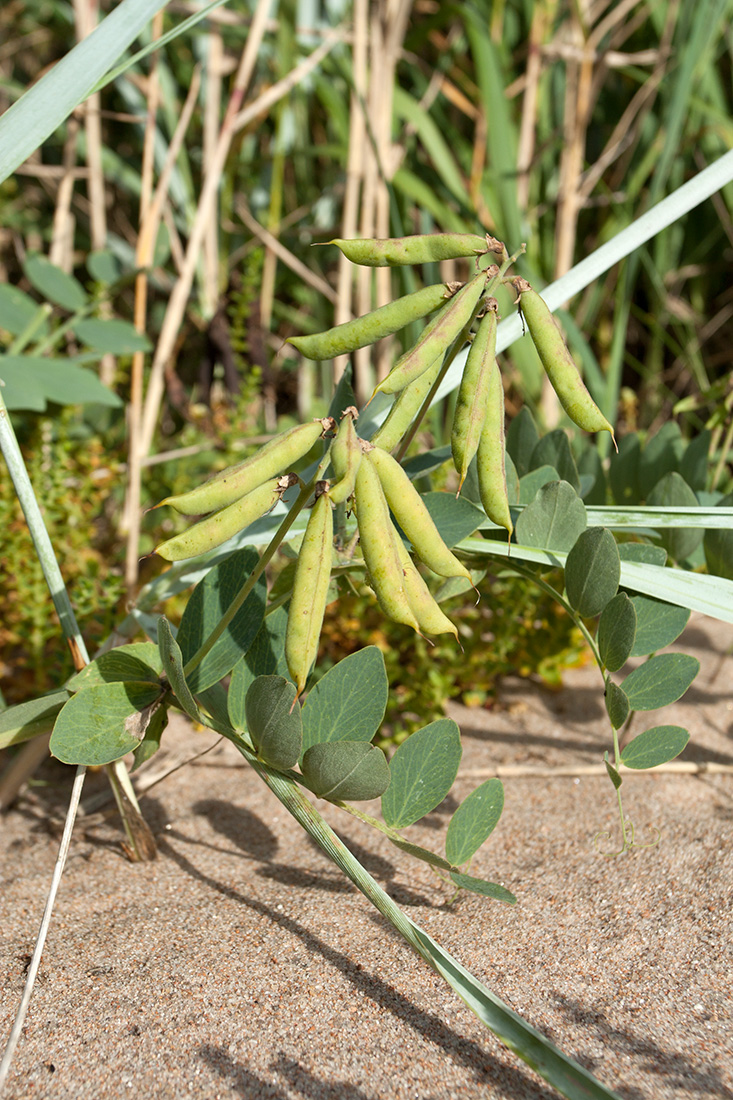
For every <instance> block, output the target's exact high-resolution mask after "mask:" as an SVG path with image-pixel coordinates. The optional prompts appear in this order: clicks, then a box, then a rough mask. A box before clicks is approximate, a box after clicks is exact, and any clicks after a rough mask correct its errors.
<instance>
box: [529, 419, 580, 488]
mask: <svg viewBox="0 0 733 1100" xmlns="http://www.w3.org/2000/svg"><path fill="white" fill-rule="evenodd" d="M540 466H553V467H554V468H555V469H556V470H557V472H558V474H559V476H560V480H561V481H566V482H567V483H568V485H571V486H572V488H573V489H574V491H575V492H576V493H577V494H578V496H580V477H579V476H578V467H577V466H576V464H575V459H574V458H573V456H572V453H571V451H570V440H569V439H568V436H567V432H564V431H563V430H562V428H556V429H555V430H554V431H552V432H548V433H547V435H543V436H542V438H541V439H540V440H539V442H538V443H537V446H536V447H535V449H534V451H533V452H532V458H531V459H530V470H536V469H539V467H540Z"/></svg>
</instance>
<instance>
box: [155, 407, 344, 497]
mask: <svg viewBox="0 0 733 1100" xmlns="http://www.w3.org/2000/svg"><path fill="white" fill-rule="evenodd" d="M334 426H335V425H334V422H333V420H332V419H331V417H325V418H324V419H322V420H313V421H311V423H309V424H298V425H297V426H296V427H295V428H290V430H289V431H287V432H282V433H281V434H280V435H277V436H275V438H274V439H271V440H270V442H269V443H266V444H265V446H264V447H261V448H260V450H259V451H257V453H256V454H254V455H252V457H251V458H248V459H246V460H245V461H244V462H240V463H239V464H238V465H237V466H230V467H229V468H228V469H226V470H222V472H221V473H220V474H217V475H216V477H212V478H211V479H210V480H209V481H205V482H204V484H203V485H199V486H198V487H197V488H196V489H191V490H190V491H189V492H188V493H180V494H179V495H177V496H172V497H166V498H165V500H161V502H160V504H156V508H160V507H161V506H162V505H163V504H170V506H171V507H172V508H175V510H176V511H177V512H180V513H181V515H184V516H201V515H205V514H206V513H207V512H216V511H218V510H219V508H225V507H226V506H227V505H228V504H233V503H234V501H235V500H239V499H240V497H243V496H245V495H246V494H247V493H251V492H252V490H253V489H256V488H257V487H258V486H259V485H262V483H263V482H264V481H267V480H268V478H271V477H276V476H277V474H281V473H282V472H283V470H289V469H291V468H292V467H293V466H294V465H295V463H296V462H298V461H299V460H300V459H301V458H303V457H304V456H305V455H307V454H308V451H309V450H310V449H311V447H312V446H313V444H314V443H316V442H317V441H318V440H319V439H320V438H321V436H322V435H323V433H324V432H326V431H330V430H331V429H332V428H333V427H334Z"/></svg>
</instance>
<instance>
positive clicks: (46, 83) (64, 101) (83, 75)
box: [0, 0, 165, 183]
mask: <svg viewBox="0 0 733 1100" xmlns="http://www.w3.org/2000/svg"><path fill="white" fill-rule="evenodd" d="M164 7H165V0H122V3H120V4H118V5H117V7H116V8H115V10H114V11H113V12H111V14H110V15H108V16H107V18H106V19H105V20H104V21H103V22H102V23H101V24H100V25H99V26H98V27H97V28H96V30H94V31H93V32H92V34H90V35H88V36H87V37H86V38H85V39H84V40H83V41H82V42H80V43H79V44H78V46H75V47H74V49H73V50H71V51H70V52H69V53H68V54H67V55H66V57H64V58H63V59H62V60H61V61H59V62H57V64H56V65H54V67H53V68H52V69H51V71H50V72H48V73H46V75H45V76H43V77H42V78H41V79H40V80H39V81H37V83H35V84H34V85H33V87H32V88H30V90H29V91H27V92H26V93H25V95H24V96H22V97H21V99H19V100H18V101H17V102H16V103H14V104H13V106H12V107H10V108H9V109H8V110H7V111H6V112H5V114H4V115H3V117H2V118H1V119H0V183H2V182H3V180H5V179H7V178H8V176H9V175H10V173H11V172H14V171H15V169H16V168H18V167H19V165H21V164H22V163H23V161H24V160H26V159H27V158H28V157H29V156H30V155H31V153H33V152H35V150H36V149H38V148H39V146H40V145H42V144H43V142H44V141H45V140H46V138H47V137H49V136H50V135H51V134H52V133H53V132H54V130H56V129H57V128H58V127H59V126H60V125H61V123H62V122H63V121H64V119H65V118H67V117H68V116H69V115H70V114H71V112H72V111H73V110H74V108H75V107H76V106H77V105H78V104H79V103H82V102H83V101H84V100H85V99H86V97H87V96H88V95H89V93H90V92H91V90H92V88H93V87H94V85H95V84H96V82H97V81H98V80H100V79H101V78H102V77H103V76H104V74H105V73H106V72H107V70H108V69H110V68H111V67H112V66H113V65H114V63H115V62H116V61H117V60H118V59H119V58H120V57H121V56H122V54H123V53H124V52H125V50H126V49H127V47H128V46H129V45H130V43H131V42H133V41H134V40H135V38H137V36H138V35H139V34H140V32H141V31H142V30H143V29H144V28H145V27H146V26H147V24H148V23H149V22H150V20H151V19H152V18H153V16H154V15H155V13H156V12H158V11H160V9H161V8H164Z"/></svg>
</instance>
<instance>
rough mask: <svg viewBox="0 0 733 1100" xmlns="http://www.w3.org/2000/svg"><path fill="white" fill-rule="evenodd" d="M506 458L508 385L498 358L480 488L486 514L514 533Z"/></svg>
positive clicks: (478, 462) (482, 443) (480, 466)
mask: <svg viewBox="0 0 733 1100" xmlns="http://www.w3.org/2000/svg"><path fill="white" fill-rule="evenodd" d="M504 460H505V450H504V387H503V386H502V384H501V371H500V370H499V364H498V363H497V361H496V359H494V360H493V363H492V369H491V374H490V376H489V391H488V401H487V407H486V419H485V420H484V425H483V428H482V431H481V437H480V439H479V445H478V457H477V460H476V466H477V470H478V487H479V493H480V495H481V503H482V504H483V506H484V511H485V512H486V515H487V516H488V517H489V519H490V520H492V522H493V523H498V525H499V526H500V527H505V528H506V529H507V531H508V532H509V534H510V535H511V533H512V531H513V530H514V525H513V523H512V516H511V512H510V511H509V496H508V493H507V484H506V469H505V461H504Z"/></svg>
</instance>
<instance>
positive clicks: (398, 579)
mask: <svg viewBox="0 0 733 1100" xmlns="http://www.w3.org/2000/svg"><path fill="white" fill-rule="evenodd" d="M367 447H369V444H367ZM354 500H355V506H356V518H357V523H358V525H359V544H360V546H361V551H362V553H363V555H364V563H365V565H366V567H367V570H368V571H369V581H370V583H371V586H372V588H373V589H374V594H375V596H376V597H377V601H378V603H379V606H380V607H381V608H382V611H383V612H384V613H385V615H387V616H388V617H389V618H390V619H392V620H393V621H394V622H396V623H403V624H404V625H405V626H411V627H412V629H413V630H416V631H417V632H418V633H419V632H420V627H419V624H418V622H417V619H416V618H415V615H414V613H413V611H412V608H411V607H410V604H409V601H408V599H407V594H406V593H405V588H404V582H403V574H402V565H401V563H400V560H399V557H398V555H397V547H396V545H395V538H396V532H395V530H394V526H393V524H392V520H391V518H390V515H389V508H388V507H387V501H386V500H385V497H384V492H383V490H382V486H381V484H380V481H379V475H378V474H377V471H376V470H375V469H374V468H373V467H372V466H371V465H370V464H369V463H368V462H367V461H366V460H365V459H362V461H361V464H360V466H359V470H358V472H357V475H356V492H355V495H354Z"/></svg>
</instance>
